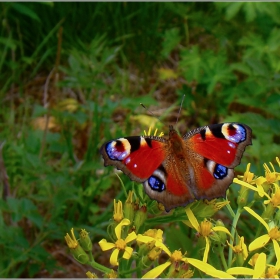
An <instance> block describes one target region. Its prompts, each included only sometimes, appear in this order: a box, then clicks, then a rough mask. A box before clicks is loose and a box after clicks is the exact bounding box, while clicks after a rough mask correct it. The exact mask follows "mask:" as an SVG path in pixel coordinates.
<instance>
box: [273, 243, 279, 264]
mask: <svg viewBox="0 0 280 280" xmlns="http://www.w3.org/2000/svg"><path fill="white" fill-rule="evenodd" d="M272 242H273V246H274V252H275V255H276V258H277V263H279V262H280V247H279V244H278V242H277V241H276V240H275V239H272ZM276 266H277V265H276Z"/></svg>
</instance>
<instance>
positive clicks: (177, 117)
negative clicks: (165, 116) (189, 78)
mask: <svg viewBox="0 0 280 280" xmlns="http://www.w3.org/2000/svg"><path fill="white" fill-rule="evenodd" d="M185 97H186V95H185V94H184V95H183V98H182V101H181V105H180V108H179V112H178V115H177V120H176V123H175V125H176V124H177V123H178V120H179V117H180V114H181V110H182V107H183V102H184V99H185Z"/></svg>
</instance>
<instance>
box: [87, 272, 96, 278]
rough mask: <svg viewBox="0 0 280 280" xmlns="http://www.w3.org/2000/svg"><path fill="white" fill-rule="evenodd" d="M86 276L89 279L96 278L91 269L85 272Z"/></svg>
mask: <svg viewBox="0 0 280 280" xmlns="http://www.w3.org/2000/svg"><path fill="white" fill-rule="evenodd" d="M86 276H87V278H90V279H94V278H98V277H97V275H96V274H95V273H92V272H91V271H88V272H86Z"/></svg>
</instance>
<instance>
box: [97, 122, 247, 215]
mask: <svg viewBox="0 0 280 280" xmlns="http://www.w3.org/2000/svg"><path fill="white" fill-rule="evenodd" d="M251 139H252V130H251V128H250V127H249V126H247V125H245V124H240V123H220V124H211V125H208V126H204V127H200V128H196V129H194V130H191V131H189V132H188V133H187V134H185V135H184V136H183V137H181V136H180V135H179V134H178V132H177V131H176V130H175V129H174V128H173V126H170V127H169V137H168V138H163V137H157V136H129V137H122V138H118V139H115V140H111V141H109V142H107V143H105V144H104V145H103V146H102V147H101V149H100V152H101V154H102V157H103V159H104V166H108V165H113V166H115V167H116V168H117V169H119V170H121V171H122V172H123V173H124V174H126V175H127V176H128V177H129V178H130V179H131V180H133V181H136V182H138V183H143V186H144V189H145V192H146V193H147V194H148V196H149V197H150V198H151V199H154V200H157V201H158V202H160V203H162V204H163V205H164V207H165V210H166V211H169V210H171V209H172V208H175V207H178V206H185V205H187V204H189V203H191V202H193V201H194V200H201V199H207V200H212V199H214V198H219V197H225V195H226V190H227V189H228V187H229V185H230V184H231V183H232V181H233V177H234V170H233V168H234V167H236V166H237V165H239V164H240V161H241V158H242V155H243V153H244V150H245V148H246V146H248V145H251V144H252V140H251Z"/></svg>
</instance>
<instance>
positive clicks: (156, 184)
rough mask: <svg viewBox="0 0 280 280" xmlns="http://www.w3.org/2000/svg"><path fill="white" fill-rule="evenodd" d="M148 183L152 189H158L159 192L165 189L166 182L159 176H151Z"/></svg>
mask: <svg viewBox="0 0 280 280" xmlns="http://www.w3.org/2000/svg"><path fill="white" fill-rule="evenodd" d="M148 184H149V186H150V187H151V189H152V190H154V191H157V192H162V191H164V190H165V185H164V183H163V182H162V181H161V180H160V179H159V178H157V177H155V176H151V177H150V178H149V179H148Z"/></svg>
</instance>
